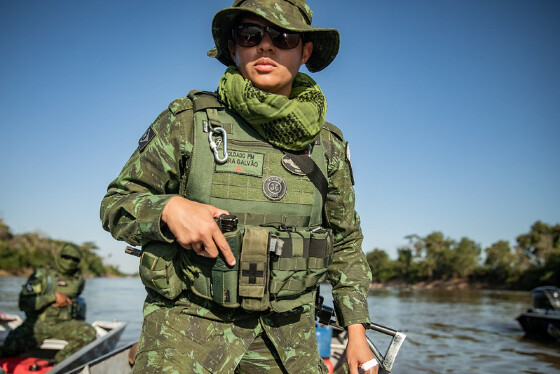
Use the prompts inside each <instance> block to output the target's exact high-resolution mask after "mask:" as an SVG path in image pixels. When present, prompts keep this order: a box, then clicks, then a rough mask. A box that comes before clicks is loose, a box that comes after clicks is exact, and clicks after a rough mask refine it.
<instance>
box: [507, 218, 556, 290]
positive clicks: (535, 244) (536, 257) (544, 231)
mask: <svg viewBox="0 0 560 374" xmlns="http://www.w3.org/2000/svg"><path fill="white" fill-rule="evenodd" d="M517 249H518V251H519V252H520V253H521V254H522V255H523V256H524V257H526V258H527V259H528V260H529V263H530V265H531V267H530V270H531V271H530V272H527V273H525V274H523V277H522V278H523V279H522V283H523V285H528V284H531V286H538V285H544V284H553V285H557V286H560V266H558V265H559V264H560V224H557V225H554V226H551V225H548V224H546V223H543V222H541V221H536V222H535V223H534V224H533V225H532V226H531V230H530V231H529V233H527V234H522V235H519V236H518V237H517Z"/></svg>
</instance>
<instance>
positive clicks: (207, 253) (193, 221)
mask: <svg viewBox="0 0 560 374" xmlns="http://www.w3.org/2000/svg"><path fill="white" fill-rule="evenodd" d="M222 214H229V212H228V211H226V210H223V209H218V208H216V207H215V206H212V205H207V204H201V203H197V202H196V201H192V200H188V199H185V198H184V197H181V196H174V197H172V198H171V199H169V201H168V202H167V204H166V205H165V207H164V208H163V211H162V213H161V220H162V221H163V222H164V223H165V224H166V225H167V227H169V230H171V232H172V233H173V235H175V238H176V239H177V242H178V243H179V244H180V245H181V246H182V247H183V248H185V249H188V250H193V251H195V252H196V254H197V255H199V256H204V257H211V258H216V257H218V254H219V252H222V254H223V256H224V258H225V260H226V262H227V263H228V264H229V265H230V266H233V265H235V257H234V256H233V253H232V251H231V248H230V247H229V244H228V242H227V240H226V238H225V237H224V235H223V234H222V232H221V231H220V228H219V227H218V225H217V224H216V221H214V219H215V218H219V217H220V216H221V215H222Z"/></svg>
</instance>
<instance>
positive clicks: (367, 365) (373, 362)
mask: <svg viewBox="0 0 560 374" xmlns="http://www.w3.org/2000/svg"><path fill="white" fill-rule="evenodd" d="M377 365H379V364H378V363H377V360H376V359H375V358H372V359H371V360H369V361H368V362H364V363H363V364H362V366H361V368H362V370H363V371H368V370H369V369H371V368H374V367H376V366H377Z"/></svg>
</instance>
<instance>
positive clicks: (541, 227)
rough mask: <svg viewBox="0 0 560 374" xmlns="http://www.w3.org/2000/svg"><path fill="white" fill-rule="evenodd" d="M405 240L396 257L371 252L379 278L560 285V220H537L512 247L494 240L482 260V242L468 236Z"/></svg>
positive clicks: (437, 234)
mask: <svg viewBox="0 0 560 374" xmlns="http://www.w3.org/2000/svg"><path fill="white" fill-rule="evenodd" d="M405 239H407V240H408V241H409V244H408V245H407V246H405V247H402V248H399V249H398V250H397V259H396V260H394V261H393V260H391V259H389V257H388V256H387V254H386V253H385V252H384V251H383V250H381V249H377V248H376V249H374V250H373V252H370V253H368V254H367V259H368V263H369V265H370V267H371V269H372V273H373V274H374V280H375V281H379V282H387V281H389V280H393V279H403V280H405V281H406V282H408V283H416V282H419V281H423V280H448V279H453V278H462V279H471V280H477V281H484V282H486V283H488V284H489V285H491V286H493V287H506V288H511V289H531V288H534V287H537V286H541V285H555V286H560V224H558V225H555V226H551V225H547V224H545V223H542V222H540V221H537V222H535V224H533V226H531V230H530V232H529V233H526V234H522V235H519V236H518V237H517V245H516V246H515V247H514V248H511V247H510V245H509V243H508V242H506V241H503V240H500V241H497V242H495V243H493V244H492V245H491V246H490V247H488V248H486V249H485V250H484V252H485V254H486V259H485V260H484V262H483V263H481V252H482V250H481V247H480V245H479V244H477V243H475V242H474V241H472V240H471V239H469V238H467V237H463V238H461V239H460V240H459V241H456V240H454V239H451V238H447V237H445V236H444V235H443V233H441V232H438V231H435V232H432V233H430V234H428V235H426V236H425V237H421V236H419V235H416V234H412V235H408V236H407V237H406V238H405Z"/></svg>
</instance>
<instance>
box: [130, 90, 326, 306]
mask: <svg viewBox="0 0 560 374" xmlns="http://www.w3.org/2000/svg"><path fill="white" fill-rule="evenodd" d="M170 110H171V111H172V112H173V114H174V115H175V116H184V117H183V118H182V121H183V122H186V123H189V121H190V116H192V117H193V118H192V123H193V126H194V131H193V132H194V135H193V138H194V139H193V150H192V152H191V155H192V156H191V158H190V160H189V162H188V170H186V171H185V172H184V173H183V175H182V182H181V185H180V190H179V194H180V195H181V196H183V197H185V198H187V199H189V200H193V201H197V202H200V203H204V204H210V205H213V206H216V207H219V208H221V209H225V210H227V211H229V212H230V214H232V215H235V216H237V218H238V220H239V223H238V226H237V229H236V230H235V231H232V232H226V233H224V236H225V237H226V239H227V241H228V243H229V245H230V247H231V249H232V252H233V253H234V255H235V258H236V265H235V266H233V267H229V266H228V265H227V264H226V263H225V261H224V259H223V257H222V256H221V255H220V256H219V257H218V258H215V259H210V258H205V257H201V256H198V255H196V253H195V252H194V251H191V250H185V249H183V248H181V247H180V246H179V245H178V244H177V243H173V244H167V243H162V242H150V243H148V244H147V245H145V246H144V247H143V249H142V258H141V261H140V275H141V277H142V281H143V283H144V285H146V286H147V287H149V288H151V289H154V290H156V291H158V292H159V293H160V294H162V295H163V296H165V297H167V298H169V299H174V298H176V297H177V296H178V295H179V294H180V293H181V292H182V291H183V290H186V289H188V290H190V291H191V292H193V293H194V294H196V295H197V296H199V297H202V298H205V299H208V300H212V301H214V302H216V303H218V304H219V305H221V306H223V307H229V308H238V307H242V308H243V309H245V310H248V311H264V310H268V309H272V310H274V311H276V312H284V311H288V310H291V309H294V308H296V307H298V306H300V305H303V304H307V303H311V302H313V301H314V291H315V290H316V288H317V285H318V284H319V282H321V281H322V280H323V279H324V277H325V273H326V271H327V268H328V267H329V265H330V264H331V262H332V252H333V235H332V232H331V230H330V229H327V228H325V227H324V225H323V198H324V197H323V196H322V194H321V191H319V190H318V189H317V187H316V185H315V184H314V182H312V181H311V180H310V179H309V178H308V177H307V176H306V175H303V172H302V170H301V168H299V167H298V165H297V164H294V162H293V160H292V159H290V157H289V155H286V154H285V152H284V151H282V150H280V149H278V148H275V147H273V146H272V145H270V144H269V143H267V142H266V141H265V140H264V139H263V138H262V137H261V136H260V135H258V134H257V133H256V132H255V131H254V130H253V129H252V128H251V127H250V126H249V125H247V124H246V123H245V122H244V121H243V120H242V119H241V118H239V117H238V116H237V115H236V114H235V113H232V112H231V111H227V110H225V108H224V106H223V105H222V104H221V103H219V102H218V100H217V99H216V97H215V96H213V95H212V94H209V93H205V92H200V91H191V92H190V93H189V95H188V96H187V97H186V98H181V99H178V100H176V101H175V102H173V103H172V104H171V105H170ZM330 126H332V125H330ZM333 127H334V126H333ZM221 129H223V130H224V131H222V130H221ZM327 131H329V130H328V129H327V128H326V127H325V128H324V129H322V133H321V136H320V137H319V138H318V139H317V141H316V142H315V143H314V144H313V146H312V147H310V151H309V157H310V158H311V159H312V160H313V161H314V163H315V165H317V166H316V167H317V168H318V169H319V170H320V172H321V174H322V175H323V176H326V175H327V165H326V155H325V147H324V144H323V143H324V142H323V137H324V136H325V135H326V134H327ZM224 132H225V134H226V135H224ZM216 140H218V142H219V143H220V144H216ZM220 140H221V142H220ZM212 143H214V144H212ZM212 145H214V148H213V149H212V148H211V146H212ZM225 147H227V154H228V157H227V160H226V161H225V162H223V160H222V159H223V155H224V151H225V149H224V148H225ZM187 176H188V177H187ZM325 181H326V180H325ZM325 189H326V187H325ZM324 193H326V192H324Z"/></svg>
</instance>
